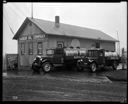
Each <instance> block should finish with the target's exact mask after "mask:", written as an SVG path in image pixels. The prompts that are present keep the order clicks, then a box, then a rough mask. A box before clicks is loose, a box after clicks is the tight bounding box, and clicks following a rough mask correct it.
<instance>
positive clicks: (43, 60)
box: [42, 59, 54, 66]
mask: <svg viewBox="0 0 128 104" xmlns="http://www.w3.org/2000/svg"><path fill="white" fill-rule="evenodd" d="M45 62H49V63H50V64H51V65H52V66H54V65H53V64H52V63H51V62H50V61H49V60H48V59H42V64H43V63H45Z"/></svg>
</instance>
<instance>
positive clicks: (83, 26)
mask: <svg viewBox="0 0 128 104" xmlns="http://www.w3.org/2000/svg"><path fill="white" fill-rule="evenodd" d="M27 18H29V19H32V18H31V17H27ZM33 19H36V20H41V21H46V22H52V23H55V22H54V21H50V20H45V19H39V18H33ZM60 24H63V25H68V26H73V27H78V28H83V29H84V28H85V29H89V30H94V31H100V30H99V29H94V28H88V27H84V26H78V25H75V24H66V23H60Z"/></svg>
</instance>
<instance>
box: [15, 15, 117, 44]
mask: <svg viewBox="0 0 128 104" xmlns="http://www.w3.org/2000/svg"><path fill="white" fill-rule="evenodd" d="M27 21H31V22H32V23H34V24H35V25H36V26H37V27H38V28H39V29H40V30H42V31H43V32H45V33H46V34H51V35H59V36H71V37H79V38H86V39H96V40H97V39H100V40H105V41H112V42H117V41H118V40H116V39H114V38H112V37H111V36H109V35H107V34H106V33H104V32H102V31H99V30H95V29H90V28H85V27H80V26H74V25H69V24H64V23H60V26H59V27H56V26H55V22H51V21H46V20H42V19H35V18H33V19H32V18H28V17H27V18H26V19H25V21H24V22H23V24H22V25H21V27H20V28H19V30H18V31H17V33H16V34H15V36H14V37H13V39H17V38H18V37H19V33H20V32H21V31H22V30H23V28H24V27H25V25H26V23H27Z"/></svg>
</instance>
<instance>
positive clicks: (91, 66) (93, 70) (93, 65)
mask: <svg viewBox="0 0 128 104" xmlns="http://www.w3.org/2000/svg"><path fill="white" fill-rule="evenodd" d="M90 68H91V71H92V72H96V70H97V66H96V63H94V62H93V63H92V64H91V65H90Z"/></svg>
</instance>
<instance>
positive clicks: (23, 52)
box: [20, 42, 25, 55]
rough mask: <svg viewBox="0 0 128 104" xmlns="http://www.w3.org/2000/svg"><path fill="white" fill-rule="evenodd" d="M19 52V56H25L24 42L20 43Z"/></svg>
mask: <svg viewBox="0 0 128 104" xmlns="http://www.w3.org/2000/svg"><path fill="white" fill-rule="evenodd" d="M20 51H21V55H25V43H24V42H22V43H20Z"/></svg>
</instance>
